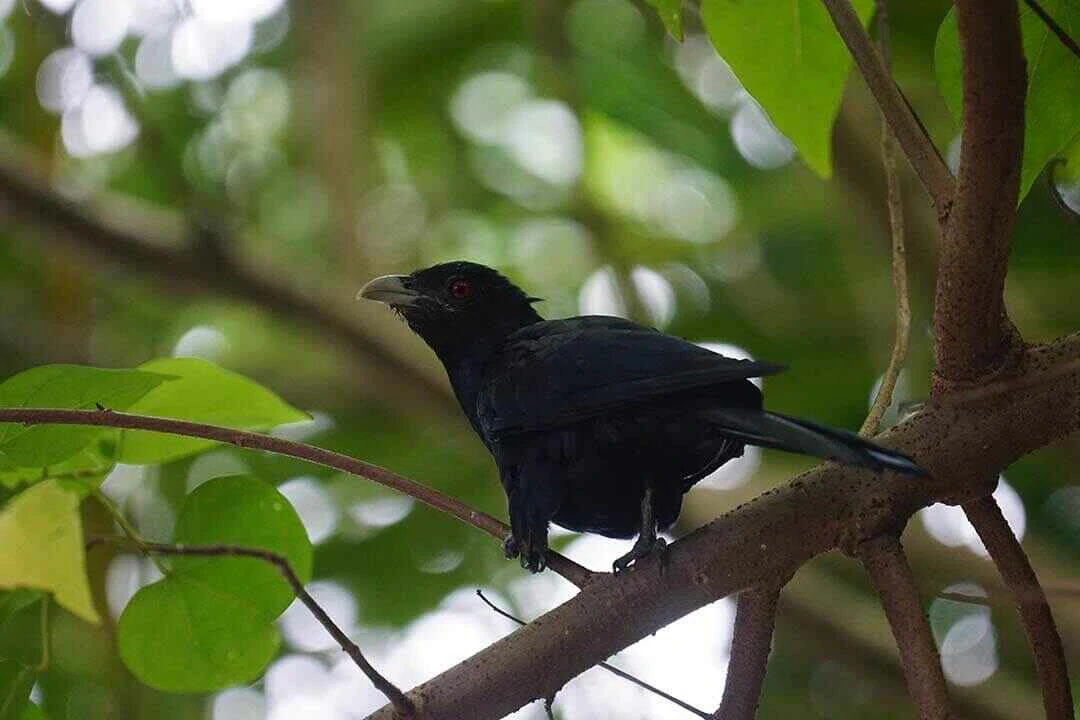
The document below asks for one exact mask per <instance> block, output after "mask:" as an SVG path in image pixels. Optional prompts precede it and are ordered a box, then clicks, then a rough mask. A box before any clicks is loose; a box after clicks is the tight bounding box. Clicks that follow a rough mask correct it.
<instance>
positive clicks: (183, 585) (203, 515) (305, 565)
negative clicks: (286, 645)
mask: <svg viewBox="0 0 1080 720" xmlns="http://www.w3.org/2000/svg"><path fill="white" fill-rule="evenodd" d="M176 542H177V543H178V544H184V545H216V544H228V545H241V546H244V547H258V548H263V549H266V550H271V551H273V552H276V553H278V554H279V555H282V556H284V557H285V558H286V559H287V560H288V561H289V565H290V566H291V567H292V568H293V571H294V572H295V573H296V574H297V575H298V576H299V578H300V579H301V581H302V582H303V581H307V580H308V579H309V578H310V577H311V543H310V542H309V541H308V538H307V533H306V532H305V530H304V526H303V525H302V524H301V522H300V518H299V516H297V514H296V511H295V510H294V509H293V508H292V506H291V505H290V504H289V501H288V500H286V499H285V498H284V496H282V495H281V493H279V492H278V491H277V490H276V489H275V488H274V487H273V486H272V485H269V484H267V483H264V482H262V481H260V480H257V479H255V478H252V477H249V476H244V475H237V476H230V477H225V478H217V479H214V480H211V481H209V482H207V483H205V484H203V485H200V486H199V487H198V488H196V489H195V491H194V492H192V493H191V495H189V496H188V498H187V500H186V501H185V503H184V507H183V509H182V511H181V514H180V517H179V519H178V520H177V524H176ZM292 600H293V593H292V590H291V589H290V588H289V586H288V584H287V583H286V582H285V581H284V579H283V578H282V577H281V575H280V574H279V573H278V571H277V570H276V569H275V568H274V567H273V566H272V565H270V564H269V563H267V562H264V561H262V560H258V559H254V558H236V557H208V558H194V557H177V558H175V559H174V560H173V561H172V570H171V571H170V572H169V573H168V575H167V576H166V577H165V578H164V579H162V580H160V581H158V582H156V583H154V584H152V585H149V586H147V587H145V588H143V589H142V590H140V591H139V592H138V593H136V594H135V597H134V598H132V600H131V602H130V603H129V604H128V606H127V607H126V608H125V609H124V612H123V614H122V615H121V616H120V622H119V627H118V630H117V632H118V638H119V646H120V656H121V658H122V659H123V660H124V663H125V664H126V665H127V666H128V668H129V669H130V670H131V671H132V672H133V673H134V674H135V675H136V676H137V677H138V678H139V679H140V680H142V681H143V682H144V683H146V684H147V685H150V686H152V687H155V688H158V689H160V690H165V691H168V692H209V691H211V690H217V689H219V688H223V687H227V686H229V685H235V684H238V683H246V682H250V681H251V680H252V679H253V678H255V677H256V676H257V675H258V674H259V673H260V672H261V671H262V669H263V668H264V667H265V666H266V664H267V663H268V662H270V660H271V659H272V658H273V656H274V654H275V653H276V652H277V647H278V636H277V632H276V630H275V629H274V625H273V623H274V620H275V619H276V618H277V617H278V616H279V615H280V614H281V613H282V612H283V611H284V610H285V608H286V607H288V605H289V603H290V602H292Z"/></svg>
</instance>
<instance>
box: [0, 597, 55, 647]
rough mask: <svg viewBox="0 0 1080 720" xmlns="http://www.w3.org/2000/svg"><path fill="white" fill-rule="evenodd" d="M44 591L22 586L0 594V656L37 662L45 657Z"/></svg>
mask: <svg viewBox="0 0 1080 720" xmlns="http://www.w3.org/2000/svg"><path fill="white" fill-rule="evenodd" d="M44 598H45V594H44V593H43V592H41V591H40V590H28V589H19V590H12V591H11V592H6V593H2V594H0V658H4V659H5V660H16V661H18V662H20V663H22V664H23V665H37V664H38V663H40V662H41V658H42V639H43V638H42V632H41V628H42V623H41V618H42V612H43V609H44V606H43V604H42V603H43V600H44Z"/></svg>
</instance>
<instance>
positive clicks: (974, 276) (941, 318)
mask: <svg viewBox="0 0 1080 720" xmlns="http://www.w3.org/2000/svg"><path fill="white" fill-rule="evenodd" d="M955 6H956V19H957V24H958V29H959V36H960V53H961V57H962V60H963V76H962V79H963V101H964V110H963V137H962V140H961V144H960V171H959V173H958V179H957V191H956V203H955V205H954V207H953V210H952V212H951V213H950V215H949V220H948V223H947V224H946V226H945V235H944V238H943V240H942V243H941V253H940V259H939V263H938V280H937V291H936V293H935V297H934V306H935V312H934V340H935V351H936V355H937V363H936V366H935V370H934V391H935V394H939V395H940V394H941V393H942V392H944V391H946V390H948V389H949V388H951V387H957V386H959V387H961V388H962V387H965V386H969V385H971V384H972V383H973V382H975V381H976V380H984V379H986V378H985V377H984V376H985V375H987V374H988V373H994V372H1001V371H1006V370H1008V368H1009V367H1010V366H1011V365H1012V364H1014V363H1015V362H1016V361H1017V360H1018V359H1019V354H1020V348H1021V345H1022V343H1021V341H1020V338H1019V336H1018V334H1017V333H1016V330H1015V328H1013V326H1012V323H1011V322H1010V321H1009V319H1008V317H1007V315H1006V311H1005V303H1004V299H1003V297H1002V293H1003V291H1004V289H1005V272H1006V269H1007V262H1008V256H1009V240H1010V237H1011V235H1012V229H1013V224H1014V222H1015V220H1016V204H1017V198H1018V193H1019V189H1020V157H1021V151H1022V150H1023V146H1024V97H1025V94H1026V91H1027V78H1026V75H1025V66H1024V50H1023V44H1022V42H1021V37H1020V20H1019V15H1018V10H1017V6H1016V0H997V1H995V2H985V1H984V0H957V1H956V3H955Z"/></svg>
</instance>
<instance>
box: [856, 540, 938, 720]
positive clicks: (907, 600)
mask: <svg viewBox="0 0 1080 720" xmlns="http://www.w3.org/2000/svg"><path fill="white" fill-rule="evenodd" d="M857 554H858V556H859V559H860V560H861V561H862V563H863V566H864V567H865V568H866V571H867V573H868V574H869V575H870V582H871V584H873V586H874V590H875V591H876V592H877V594H878V596H879V597H880V598H881V603H882V605H883V606H884V608H885V616H886V617H887V618H888V620H889V627H891V628H892V632H893V637H894V638H896V645H897V647H898V648H900V660H901V663H902V665H903V667H904V678H905V679H906V680H907V686H908V692H910V693H911V697H912V699H913V700H914V701H915V706H916V707H917V708H918V709H919V717H921V718H922V719H923V720H948V718H951V717H952V712H951V711H950V710H949V694H948V691H947V690H946V687H945V675H944V674H943V673H942V671H941V657H940V656H939V655H938V649H937V645H935V644H934V637H933V635H931V634H930V623H929V622H927V620H926V614H925V613H924V612H923V606H922V602H921V601H920V600H919V587H918V585H916V583H915V576H914V575H913V574H912V572H911V566H910V565H908V561H907V557H906V556H905V555H904V550H903V548H901V547H900V541H899V539H898V538H897V537H896V536H894V535H891V534H886V535H881V536H879V537H876V538H873V539H872V540H869V541H867V542H865V543H862V544H861V545H860V546H859V548H858V550H857Z"/></svg>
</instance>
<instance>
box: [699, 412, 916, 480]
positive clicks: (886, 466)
mask: <svg viewBox="0 0 1080 720" xmlns="http://www.w3.org/2000/svg"><path fill="white" fill-rule="evenodd" d="M703 415H704V416H705V417H706V418H707V419H708V420H709V421H710V422H713V423H715V424H716V425H717V426H718V427H720V428H721V429H722V430H723V432H724V434H725V435H728V436H730V437H733V438H738V439H739V440H743V441H745V442H747V443H749V444H751V445H761V446H762V447H768V448H775V449H777V450H786V451H788V452H794V453H800V454H802V455H813V456H814V457H819V458H825V459H827V460H835V461H837V462H841V463H845V464H847V465H859V466H862V467H868V468H874V469H877V470H892V471H894V472H899V473H904V474H907V475H925V474H926V471H925V470H923V469H922V468H921V467H919V466H918V465H916V464H915V462H914V461H912V460H911V458H909V457H907V456H905V455H901V454H900V453H898V452H896V451H894V450H889V449H887V448H883V447H881V446H880V445H875V444H874V443H872V442H869V441H867V440H864V439H863V438H861V437H859V436H858V435H856V434H855V433H852V432H848V431H847V430H839V429H837V428H831V427H827V426H825V425H820V424H818V423H816V422H812V421H810V420H803V419H801V418H795V417H791V416H789V415H781V414H779V413H772V412H767V411H765V410H748V409H745V408H710V409H709V410H707V411H705V412H704V413H703Z"/></svg>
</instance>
